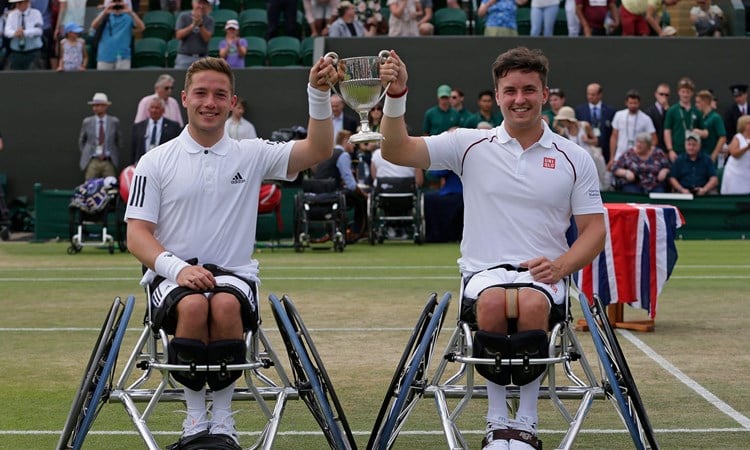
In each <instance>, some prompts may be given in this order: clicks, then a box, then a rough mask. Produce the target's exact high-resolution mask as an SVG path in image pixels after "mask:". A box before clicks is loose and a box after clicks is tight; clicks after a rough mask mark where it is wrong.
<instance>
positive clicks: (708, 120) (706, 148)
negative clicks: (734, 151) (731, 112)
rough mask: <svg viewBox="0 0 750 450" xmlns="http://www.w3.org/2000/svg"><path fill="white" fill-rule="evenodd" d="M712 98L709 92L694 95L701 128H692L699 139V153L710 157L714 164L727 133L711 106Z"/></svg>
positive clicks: (725, 140)
mask: <svg viewBox="0 0 750 450" xmlns="http://www.w3.org/2000/svg"><path fill="white" fill-rule="evenodd" d="M713 100H714V96H713V95H712V94H711V92H710V91H707V90H703V91H699V92H698V93H697V94H696V95H695V107H696V108H697V109H698V111H700V112H701V124H702V126H701V128H694V129H693V133H695V134H697V135H698V136H700V138H701V152H703V153H705V154H706V155H708V156H710V157H711V161H713V162H714V163H716V161H717V160H718V158H719V154H720V153H721V150H722V149H723V148H724V144H726V142H727V132H726V130H725V129H724V120H723V119H722V118H721V116H720V115H719V113H717V112H716V110H714V108H713V107H712V106H711V102H712V101H713Z"/></svg>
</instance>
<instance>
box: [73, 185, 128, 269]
mask: <svg viewBox="0 0 750 450" xmlns="http://www.w3.org/2000/svg"><path fill="white" fill-rule="evenodd" d="M68 211H69V213H70V221H69V224H68V225H69V230H70V246H69V247H68V254H69V255H73V254H76V253H79V252H80V251H81V250H82V249H83V247H98V248H105V249H107V250H108V251H109V253H114V252H115V243H117V246H118V248H119V249H120V251H123V252H124V251H125V250H127V246H126V244H125V226H124V222H123V220H122V215H123V213H124V211H122V207H121V203H120V191H119V187H118V184H117V179H116V178H115V177H106V178H92V179H90V180H87V181H86V182H85V183H83V184H81V185H80V186H78V187H77V188H76V189H75V190H74V191H73V196H72V197H71V199H70V204H69V205H68Z"/></svg>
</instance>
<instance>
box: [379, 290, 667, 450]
mask: <svg viewBox="0 0 750 450" xmlns="http://www.w3.org/2000/svg"><path fill="white" fill-rule="evenodd" d="M450 300H451V297H450V294H448V293H446V294H445V295H444V296H443V297H442V299H441V300H440V302H437V301H436V295H435V294H433V295H432V296H431V297H430V299H429V300H428V302H427V305H426V306H425V308H424V310H423V311H422V314H421V315H420V317H419V319H418V320H417V326H416V327H415V330H414V332H413V333H412V335H411V337H410V338H409V341H408V343H407V347H406V349H405V350H404V353H403V354H402V357H401V360H400V361H399V364H398V366H397V368H396V372H395V374H394V376H393V379H392V381H391V384H390V386H389V387H388V391H387V392H386V395H385V398H384V400H383V403H382V406H381V409H380V411H379V413H378V416H377V418H376V421H375V424H374V427H373V430H372V433H371V436H370V440H369V442H368V445H367V448H368V450H374V449H378V450H383V449H390V448H391V447H392V446H393V444H394V442H395V440H396V438H397V437H398V434H399V432H400V430H401V429H402V427H403V425H404V423H405V422H406V420H407V418H408V416H409V414H410V413H411V411H412V410H413V408H414V406H415V405H416V403H417V402H418V400H419V399H420V398H422V397H432V398H434V399H435V403H436V406H437V412H438V416H439V418H440V422H441V424H442V427H443V432H444V434H445V437H446V441H447V443H448V448H451V449H459V448H462V449H468V448H469V444H468V443H467V441H466V439H465V438H464V437H463V435H462V433H461V431H460V430H459V428H458V426H457V425H456V421H457V419H458V417H459V416H460V414H461V413H462V412H463V410H464V408H465V407H466V406H467V405H468V403H469V401H470V400H471V399H472V398H487V387H486V385H478V384H475V379H474V375H475V374H474V370H473V366H474V365H477V364H485V365H493V366H494V365H496V364H501V363H502V364H503V365H513V366H519V365H520V366H526V367H528V365H539V364H543V365H547V370H546V372H545V377H546V380H547V386H542V389H541V391H540V394H539V398H548V399H550V400H551V402H552V404H553V405H554V406H555V408H556V409H557V411H558V412H559V413H560V414H561V416H562V417H563V419H564V420H565V421H566V422H567V423H568V431H567V432H566V433H565V435H564V436H563V438H562V441H561V442H560V444H559V445H558V446H557V447H556V448H559V449H570V448H572V447H573V443H574V441H575V439H576V437H577V435H578V433H579V432H580V430H581V428H582V426H583V421H584V419H585V418H586V416H587V414H588V413H589V412H590V409H591V406H592V404H593V401H594V400H595V399H605V398H609V399H610V400H611V401H612V402H613V404H614V406H615V409H616V410H617V412H618V414H619V415H620V417H621V419H622V420H623V422H624V424H625V426H626V428H627V430H628V431H629V433H630V436H631V438H632V440H633V443H634V445H635V448H636V449H639V450H640V449H658V444H657V442H656V439H655V436H654V431H653V428H652V427H651V424H650V422H649V420H648V416H647V414H646V410H645V407H644V406H643V402H642V401H641V398H640V395H639V393H638V389H637V387H636V385H635V380H634V379H633V376H632V374H631V373H630V369H629V368H628V365H627V362H626V361H625V356H624V354H623V353H622V350H621V348H620V346H619V343H618V342H617V337H616V335H615V333H614V331H613V330H612V327H611V326H610V324H609V321H608V319H607V316H606V309H605V308H604V306H603V305H602V303H601V300H600V299H599V298H598V296H595V297H594V299H593V304H592V305H590V304H589V301H588V300H587V299H586V298H585V296H584V295H583V294H581V293H579V292H578V290H577V289H575V288H573V289H570V294H569V296H568V297H567V300H566V311H567V312H566V316H567V317H566V320H564V321H561V322H558V323H556V324H555V325H554V326H553V327H552V330H551V332H550V337H549V357H547V358H529V357H528V356H527V357H524V358H510V359H505V358H503V359H500V358H498V359H497V360H495V359H485V358H474V357H473V356H472V355H473V331H474V330H473V329H472V326H471V324H469V323H467V322H466V321H464V320H463V319H462V317H461V312H460V311H461V308H459V317H458V322H457V327H456V329H455V330H454V332H453V334H452V335H451V337H450V339H449V341H448V344H447V346H446V349H445V351H444V353H443V355H442V358H441V359H440V361H439V363H438V365H437V368H436V369H435V370H434V372H433V373H432V375H431V378H430V377H429V375H428V373H429V366H430V362H431V359H432V356H433V351H434V347H435V345H436V341H437V337H438V335H439V333H440V328H441V325H442V323H443V321H444V319H445V315H446V313H447V310H448V305H449V303H450ZM571 300H575V301H578V302H579V303H580V305H581V309H582V310H583V315H584V318H585V319H586V322H587V324H588V326H589V329H590V333H591V336H592V339H593V342H594V346H595V347H596V351H597V356H598V362H599V364H598V365H599V372H598V376H597V372H596V371H595V370H594V368H593V367H592V366H591V365H590V364H589V362H588V360H587V359H586V356H585V354H584V353H583V351H582V348H581V345H580V342H579V341H578V338H577V337H576V334H575V330H574V328H573V327H572V326H571V322H572V320H571V316H570V309H569V303H570V301H571ZM449 363H457V364H458V368H457V370H456V372H455V373H454V374H453V375H450V374H449V373H447V368H448V364H449ZM556 364H559V365H561V366H562V372H563V375H564V377H562V378H563V379H562V380H558V377H557V374H556V371H555V365H556ZM574 365H577V367H578V368H579V369H580V371H579V373H580V374H581V376H579V375H578V374H577V373H575V371H574ZM461 381H464V382H465V384H464V385H461V384H460V382H461ZM566 381H567V382H568V384H567V385H563V383H565V382H566ZM507 393H508V398H509V399H511V400H514V401H515V400H517V399H518V397H519V395H520V389H519V388H518V387H517V386H508V387H507ZM448 399H454V400H456V403H455V405H454V406H453V407H452V406H451V405H450V404H449V403H448ZM562 400H579V403H578V406H577V408H576V410H575V411H572V408H568V407H567V406H566V405H565V404H564V403H563V401H562ZM509 406H510V407H511V408H512V407H513V405H512V404H510V402H509Z"/></svg>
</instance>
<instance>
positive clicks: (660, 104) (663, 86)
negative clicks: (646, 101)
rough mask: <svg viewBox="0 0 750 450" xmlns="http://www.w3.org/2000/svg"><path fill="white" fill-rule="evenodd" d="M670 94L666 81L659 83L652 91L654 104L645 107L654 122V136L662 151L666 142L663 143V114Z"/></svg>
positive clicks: (665, 111)
mask: <svg viewBox="0 0 750 450" xmlns="http://www.w3.org/2000/svg"><path fill="white" fill-rule="evenodd" d="M670 94H671V92H670V88H669V85H668V84H667V83H659V85H658V86H656V91H654V100H655V102H654V104H653V105H651V106H649V107H648V108H646V111H645V112H646V114H647V115H648V116H649V117H650V118H651V120H652V121H653V122H654V128H655V129H656V137H657V138H658V142H657V145H658V146H659V148H660V149H662V150H663V151H664V150H666V148H667V147H666V144H665V143H664V114H666V113H667V110H668V109H669V95H670Z"/></svg>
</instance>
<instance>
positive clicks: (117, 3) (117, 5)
mask: <svg viewBox="0 0 750 450" xmlns="http://www.w3.org/2000/svg"><path fill="white" fill-rule="evenodd" d="M112 3H114V4H113V6H112V9H114V10H115V11H120V10H121V9H123V8H125V5H123V4H122V1H121V0H114V2H112Z"/></svg>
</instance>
